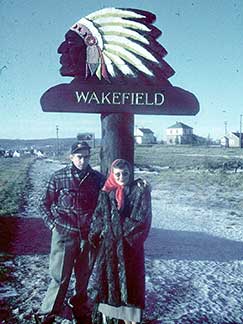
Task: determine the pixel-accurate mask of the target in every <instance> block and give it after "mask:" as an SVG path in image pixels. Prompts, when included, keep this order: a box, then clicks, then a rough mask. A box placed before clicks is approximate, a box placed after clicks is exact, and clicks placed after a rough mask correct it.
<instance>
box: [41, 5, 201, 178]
mask: <svg viewBox="0 0 243 324" xmlns="http://www.w3.org/2000/svg"><path fill="white" fill-rule="evenodd" d="M155 18H156V17H155V15H154V14H152V13H150V12H147V11H143V10H137V9H116V8H105V9H101V10H99V11H95V12H93V13H91V14H89V15H88V16H86V17H84V18H81V19H80V20H79V21H77V22H76V23H75V24H74V25H73V26H71V28H70V30H69V31H68V32H67V33H66V35H65V40H64V42H63V43H62V44H61V45H60V46H59V48H58V53H60V54H61V58H60V63H61V65H62V67H61V69H60V73H61V75H62V76H72V77H74V79H73V81H71V82H70V83H69V84H59V85H56V86H54V87H52V88H50V89H48V90H47V91H46V92H45V93H44V94H43V95H42V97H41V106H42V109H43V111H46V112H73V113H74V112H76V113H100V114H101V128H102V142H101V151H100V157H101V171H102V173H104V174H107V172H108V170H109V167H110V165H111V163H112V161H113V160H115V159H117V158H124V159H126V160H128V161H129V162H131V163H132V164H133V163H134V114H144V115H195V114H196V113H197V112H198V111H199V103H198V100H197V98H196V97H195V96H194V95H193V94H192V93H190V92H188V91H186V90H184V89H182V88H179V87H175V86H173V85H172V84H171V83H170V82H169V81H168V79H169V78H170V77H171V76H172V75H173V74H174V73H175V72H174V70H173V69H172V68H171V67H170V66H169V65H168V63H166V61H165V60H164V56H165V55H166V54H167V52H166V50H165V49H164V47H163V46H161V45H160V44H159V43H158V42H157V38H158V37H159V36H160V34H161V32H160V31H159V30H158V29H157V28H156V27H155V26H154V25H153V22H154V21H155Z"/></svg>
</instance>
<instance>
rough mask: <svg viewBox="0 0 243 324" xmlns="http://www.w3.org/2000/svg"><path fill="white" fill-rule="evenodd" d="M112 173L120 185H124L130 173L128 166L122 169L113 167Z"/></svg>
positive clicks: (127, 181)
mask: <svg viewBox="0 0 243 324" xmlns="http://www.w3.org/2000/svg"><path fill="white" fill-rule="evenodd" d="M113 175H114V178H115V181H116V183H118V184H119V185H120V186H126V185H127V184H128V183H129V180H130V175H131V174H130V171H129V169H128V167H125V168H124V169H120V168H113Z"/></svg>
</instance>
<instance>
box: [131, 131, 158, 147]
mask: <svg viewBox="0 0 243 324" xmlns="http://www.w3.org/2000/svg"><path fill="white" fill-rule="evenodd" d="M134 138H135V142H136V143H137V144H155V143H156V137H155V136H154V132H152V131H151V129H149V128H136V130H135V135H134Z"/></svg>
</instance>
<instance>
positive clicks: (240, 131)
mask: <svg viewBox="0 0 243 324" xmlns="http://www.w3.org/2000/svg"><path fill="white" fill-rule="evenodd" d="M241 132H242V115H240V143H239V147H240V148H241V147H242V145H241V141H242V134H241Z"/></svg>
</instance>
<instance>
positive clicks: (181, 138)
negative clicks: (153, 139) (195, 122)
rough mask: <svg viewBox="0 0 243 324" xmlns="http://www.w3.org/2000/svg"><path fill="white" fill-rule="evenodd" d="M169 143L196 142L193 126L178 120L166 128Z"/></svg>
mask: <svg viewBox="0 0 243 324" xmlns="http://www.w3.org/2000/svg"><path fill="white" fill-rule="evenodd" d="M166 141H167V144H172V145H175V144H192V143H193V142H194V136H193V128H192V127H190V126H188V125H186V124H183V123H181V122H176V123H175V124H174V125H172V126H170V127H168V128H167V129H166Z"/></svg>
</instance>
